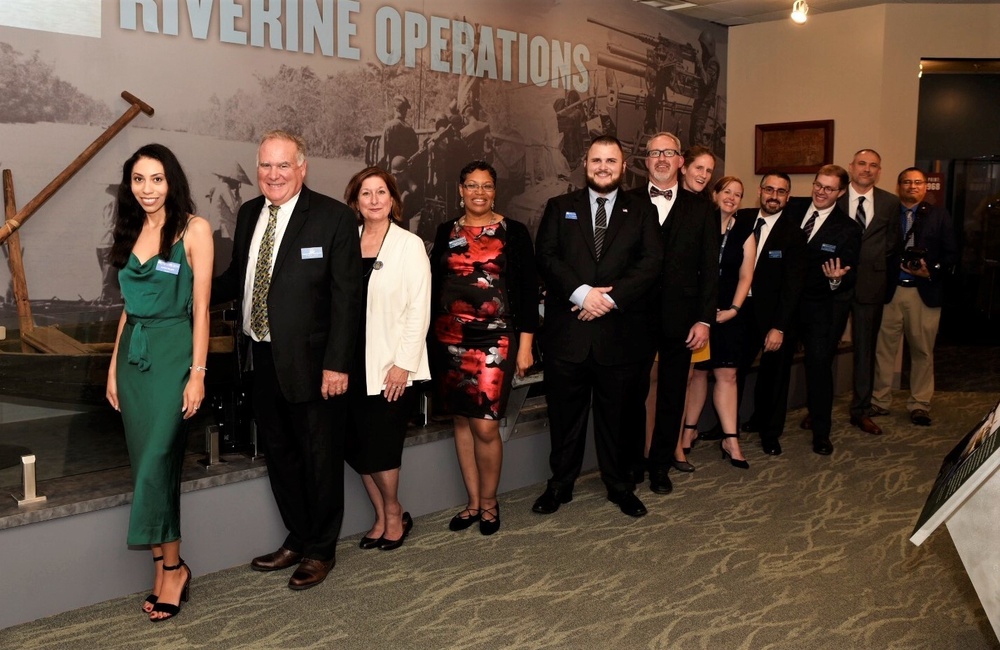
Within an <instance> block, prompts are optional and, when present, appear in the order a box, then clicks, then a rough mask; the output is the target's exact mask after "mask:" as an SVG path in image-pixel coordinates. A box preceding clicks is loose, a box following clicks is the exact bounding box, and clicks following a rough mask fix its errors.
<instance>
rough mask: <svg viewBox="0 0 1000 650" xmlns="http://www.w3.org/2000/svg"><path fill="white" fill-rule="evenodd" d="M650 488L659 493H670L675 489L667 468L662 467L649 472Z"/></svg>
mask: <svg viewBox="0 0 1000 650" xmlns="http://www.w3.org/2000/svg"><path fill="white" fill-rule="evenodd" d="M649 489H650V490H652V491H653V492H655V493H657V494H670V493H671V492H673V491H674V486H673V484H672V483H671V482H670V477H669V476H667V470H665V469H661V470H656V471H653V472H650V473H649Z"/></svg>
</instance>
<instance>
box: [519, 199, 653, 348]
mask: <svg viewBox="0 0 1000 650" xmlns="http://www.w3.org/2000/svg"><path fill="white" fill-rule="evenodd" d="M535 253H536V257H537V261H538V273H539V275H540V276H541V278H542V281H543V282H544V283H545V287H546V297H545V326H544V328H543V331H542V336H541V341H542V348H543V352H544V354H546V355H549V356H551V357H552V358H556V359H560V360H562V361H568V362H573V363H579V362H581V361H583V360H584V359H586V358H587V355H588V354H590V353H591V352H592V353H593V355H594V359H595V360H596V361H597V362H598V363H600V364H602V365H618V364H624V363H634V362H638V361H641V360H643V359H644V357H645V356H646V355H647V354H651V350H652V344H653V342H652V340H651V338H650V331H649V328H648V325H647V324H646V322H645V321H646V318H645V313H646V312H645V310H644V309H643V307H644V305H643V303H642V300H643V299H644V298H645V297H646V296H647V294H648V292H649V289H650V287H652V286H653V283H654V282H655V281H656V278H657V274H658V273H659V270H660V265H661V264H662V257H663V253H662V247H661V245H660V238H659V237H658V236H657V223H656V213H655V211H651V208H650V207H649V205H648V203H643V202H641V201H637V200H635V199H634V198H633V197H630V196H629V195H628V193H626V192H622V191H621V190H619V191H618V196H617V198H616V200H615V207H614V210H613V211H612V213H611V216H610V222H609V224H608V230H607V233H606V234H605V237H604V248H603V253H602V255H601V259H600V261H598V259H597V255H596V253H595V251H594V224H593V220H592V217H591V211H590V199H589V197H588V194H587V190H586V189H582V190H577V191H575V192H570V193H569V194H563V195H562V196H557V197H555V198H553V199H549V202H548V203H547V204H546V206H545V212H544V214H543V216H542V220H541V223H539V226H538V232H537V234H536V235H535ZM583 284H589V285H590V286H592V287H608V286H610V287H613V289H612V291H611V293H610V295H611V297H612V298H613V299H614V301H615V305H616V306H617V307H616V309H613V310H612V311H611V312H610V313H608V314H606V315H604V316H601V317H600V318H597V319H595V320H593V321H589V322H585V321H581V320H579V319H578V318H577V315H578V312H574V311H571V309H572V307H573V304H572V303H571V302H570V300H569V298H570V296H571V295H572V294H573V292H574V291H576V289H577V288H578V287H580V285H583Z"/></svg>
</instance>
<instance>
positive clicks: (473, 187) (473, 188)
mask: <svg viewBox="0 0 1000 650" xmlns="http://www.w3.org/2000/svg"><path fill="white" fill-rule="evenodd" d="M462 187H464V188H465V189H466V190H467V191H469V192H478V191H479V190H482V191H484V192H492V191H493V190H495V189H496V188H497V186H496V185H494V184H493V183H485V184H483V185H480V184H479V183H463V184H462Z"/></svg>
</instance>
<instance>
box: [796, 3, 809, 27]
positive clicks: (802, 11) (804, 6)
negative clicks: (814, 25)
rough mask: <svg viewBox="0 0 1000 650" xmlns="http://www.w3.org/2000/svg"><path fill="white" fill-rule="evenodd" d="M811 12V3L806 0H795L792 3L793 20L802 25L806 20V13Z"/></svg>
mask: <svg viewBox="0 0 1000 650" xmlns="http://www.w3.org/2000/svg"><path fill="white" fill-rule="evenodd" d="M808 13H809V4H808V3H806V0H795V2H794V3H793V4H792V22H793V23H795V24H796V25H801V24H802V23H804V22H806V14H808Z"/></svg>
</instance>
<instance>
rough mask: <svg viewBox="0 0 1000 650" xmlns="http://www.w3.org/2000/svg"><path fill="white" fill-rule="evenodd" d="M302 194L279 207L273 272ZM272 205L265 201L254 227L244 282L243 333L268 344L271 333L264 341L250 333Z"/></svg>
mask: <svg viewBox="0 0 1000 650" xmlns="http://www.w3.org/2000/svg"><path fill="white" fill-rule="evenodd" d="M301 194H302V192H301V191H300V192H299V193H298V194H296V195H295V196H293V197H292V198H291V199H289V200H288V201H286V202H285V203H283V204H281V205H280V206H278V221H277V223H276V224H275V228H274V248H273V249H271V264H270V267H271V271H274V260H275V258H276V257H277V256H278V250H279V249H280V248H281V238H282V237H283V236H284V235H285V229H287V228H288V221H289V220H290V219H291V217H292V211H294V210H295V204H296V203H298V201H299V196H300V195H301ZM270 205H271V202H270V201H268V200H266V199H265V200H264V207H263V208H261V211H260V214H259V215H258V216H257V224H256V225H255V226H254V230H253V237H251V238H250V253H249V257H248V258H247V277H246V279H245V280H244V282H243V332H244V333H245V334H248V335H249V336H250V337H251V338H253V340H254V341H259V340H263V341H268V342H269V341H270V340H271V334H270V332H268V334H267V336H265V337H264V338H263V339H258V338H257V336H256V335H255V334H254V333H253V332H251V331H250V312H251V310H252V309H253V281H254V276H256V275H257V256H258V254H259V253H260V243H261V240H263V239H264V231H265V230H267V220H268V219H269V218H270V216H271V211H270V209H269V207H268V206H270Z"/></svg>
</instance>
